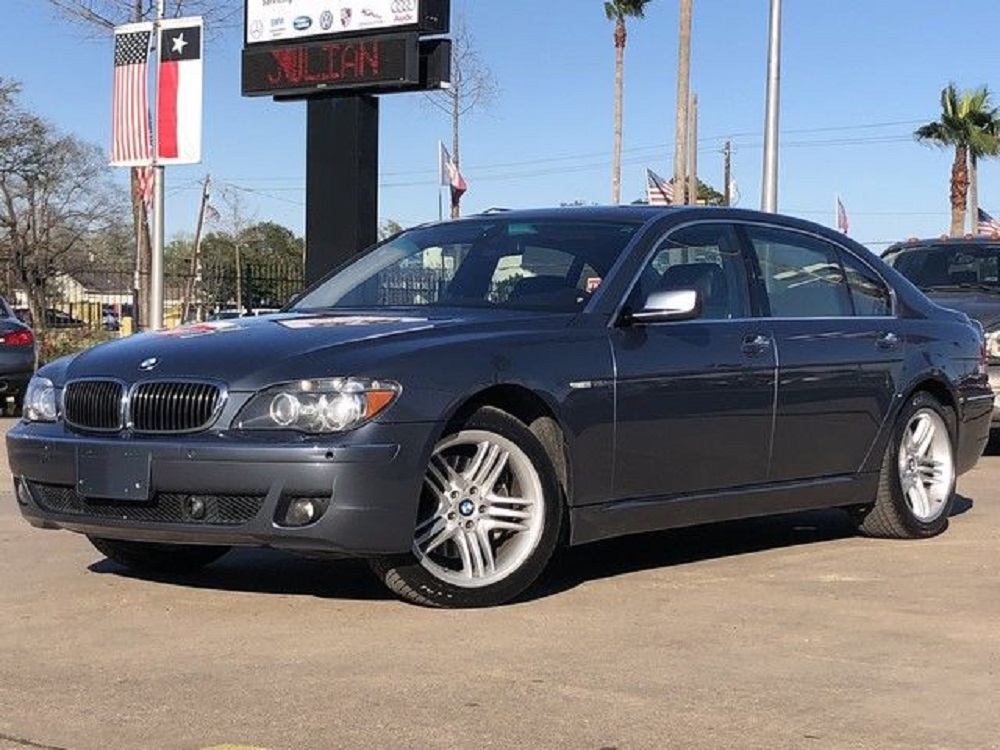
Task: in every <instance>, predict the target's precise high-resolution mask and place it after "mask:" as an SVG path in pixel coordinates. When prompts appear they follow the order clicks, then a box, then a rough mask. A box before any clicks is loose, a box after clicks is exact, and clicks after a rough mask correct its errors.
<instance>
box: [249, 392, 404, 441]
mask: <svg viewBox="0 0 1000 750" xmlns="http://www.w3.org/2000/svg"><path fill="white" fill-rule="evenodd" d="M401 391H402V388H400V386H399V383H394V382H392V381H391V380H369V379H365V378H329V379H324V380H299V381H296V382H294V383H282V384H281V385H275V386H272V387H270V388H267V389H266V390H263V391H261V392H260V393H258V394H257V395H256V396H254V397H253V398H252V399H250V402H249V403H248V404H247V405H246V406H245V407H243V410H242V411H241V412H240V413H239V416H238V417H237V418H236V421H235V426H236V428H237V429H240V430H298V431H299V432H308V433H313V434H322V433H331V432H346V431H347V430H353V429H354V428H356V427H360V426H361V425H363V424H364V423H365V422H368V421H370V420H372V419H374V418H375V416H376V415H377V414H379V413H380V412H382V411H384V410H385V409H387V408H388V407H389V405H390V404H391V403H392V402H393V401H395V400H396V397H397V396H399V394H400V392H401Z"/></svg>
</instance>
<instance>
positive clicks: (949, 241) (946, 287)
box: [882, 237, 1000, 429]
mask: <svg viewBox="0 0 1000 750" xmlns="http://www.w3.org/2000/svg"><path fill="white" fill-rule="evenodd" d="M882 257H883V258H884V259H885V261H886V262H887V263H888V264H889V265H891V266H893V267H894V268H895V269H896V270H897V271H899V272H900V273H901V274H903V276H905V277H906V278H908V279H909V280H910V281H912V282H913V283H914V284H915V285H916V286H917V287H918V288H919V289H920V290H921V291H922V292H924V294H926V295H927V296H928V297H930V298H931V299H932V300H934V301H935V302H937V303H938V304H939V305H942V306H943V307H949V308H951V309H953V310H961V311H962V312H964V313H966V314H967V315H968V316H969V317H970V318H973V319H975V320H978V321H979V323H980V324H982V326H983V329H984V330H985V331H986V353H987V355H988V357H989V368H990V385H991V386H992V387H993V390H994V391H1000V239H998V238H989V237H939V238H936V239H911V240H907V241H906V242H900V243H897V244H895V245H892V246H891V247H889V248H888V249H887V250H886V251H885V252H884V253H883V255H882ZM993 428H994V429H1000V405H998V406H997V407H996V409H995V410H994V412H993Z"/></svg>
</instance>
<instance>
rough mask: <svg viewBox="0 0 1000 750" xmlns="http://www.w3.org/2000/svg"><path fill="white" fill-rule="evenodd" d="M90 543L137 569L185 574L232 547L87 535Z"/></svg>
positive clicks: (158, 573) (108, 555) (122, 563)
mask: <svg viewBox="0 0 1000 750" xmlns="http://www.w3.org/2000/svg"><path fill="white" fill-rule="evenodd" d="M87 538H88V539H89V540H90V543H91V544H93V545H94V547H96V548H97V550H98V551H99V552H101V553H103V554H104V556H105V557H106V558H108V559H109V560H112V561H113V562H116V563H118V564H119V565H123V566H125V567H126V568H128V569H130V570H134V571H135V572H137V573H154V574H157V575H184V574H186V573H194V572H196V571H199V570H201V569H202V568H204V567H205V566H206V565H209V564H210V563H213V562H215V561H216V560H218V559H219V558H220V557H222V556H223V555H224V554H226V553H227V552H228V551H229V547H209V546H202V545H197V544H157V543H155V542H129V541H125V540H124V539H106V538H104V537H99V536H88V537H87Z"/></svg>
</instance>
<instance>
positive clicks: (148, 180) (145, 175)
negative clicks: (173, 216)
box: [135, 167, 156, 211]
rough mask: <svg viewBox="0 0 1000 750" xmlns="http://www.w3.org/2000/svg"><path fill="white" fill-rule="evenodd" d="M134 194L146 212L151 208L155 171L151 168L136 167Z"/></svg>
mask: <svg viewBox="0 0 1000 750" xmlns="http://www.w3.org/2000/svg"><path fill="white" fill-rule="evenodd" d="M135 176H136V179H135V194H136V197H137V198H139V199H140V200H141V201H142V205H144V206H145V207H146V210H147V211H148V210H149V209H150V208H152V206H153V192H154V189H155V187H156V170H155V169H154V168H153V167H137V168H136V170H135Z"/></svg>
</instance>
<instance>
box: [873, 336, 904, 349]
mask: <svg viewBox="0 0 1000 750" xmlns="http://www.w3.org/2000/svg"><path fill="white" fill-rule="evenodd" d="M875 346H876V347H878V348H879V349H886V350H892V349H895V348H897V347H898V346H899V336H897V335H896V334H894V333H892V332H891V331H890V332H889V333H882V334H879V336H878V337H877V338H876V339H875Z"/></svg>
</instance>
